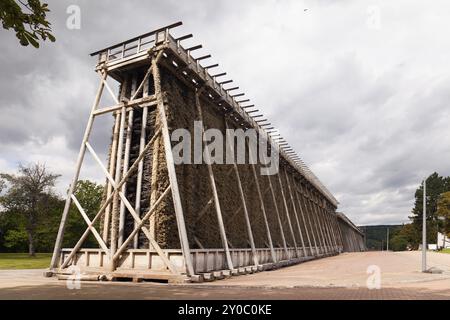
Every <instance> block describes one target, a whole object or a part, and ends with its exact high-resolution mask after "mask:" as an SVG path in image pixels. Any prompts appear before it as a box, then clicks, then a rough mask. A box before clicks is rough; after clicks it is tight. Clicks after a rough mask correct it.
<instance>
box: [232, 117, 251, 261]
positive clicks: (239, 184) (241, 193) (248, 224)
mask: <svg viewBox="0 0 450 320" xmlns="http://www.w3.org/2000/svg"><path fill="white" fill-rule="evenodd" d="M228 128H229V126H228V123H227V120H226V118H225V129H226V133H227V135H228V137H227V139H226V140H227V142H228V147H229V148H231V149H232V148H233V147H232V145H231V139H230V132H229V131H228ZM233 168H234V172H235V174H236V180H237V185H238V190H239V196H240V198H241V206H242V209H243V210H244V218H245V223H246V226H247V235H248V240H249V242H250V247H251V249H252V254H253V263H254V264H255V266H257V265H258V264H259V262H258V257H257V253H256V247H255V241H254V238H253V231H252V225H251V223H250V217H249V214H248V210H247V204H246V203H245V195H244V189H243V188H242V183H241V177H240V175H239V169H238V166H237V165H236V161H234V157H233Z"/></svg>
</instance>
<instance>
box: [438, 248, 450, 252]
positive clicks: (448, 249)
mask: <svg viewBox="0 0 450 320" xmlns="http://www.w3.org/2000/svg"><path fill="white" fill-rule="evenodd" d="M439 252H440V253H450V248H447V249H442V250H441V251H439Z"/></svg>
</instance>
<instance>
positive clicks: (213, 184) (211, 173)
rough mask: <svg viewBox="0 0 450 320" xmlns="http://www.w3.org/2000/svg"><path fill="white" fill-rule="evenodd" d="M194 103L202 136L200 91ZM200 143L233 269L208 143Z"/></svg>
mask: <svg viewBox="0 0 450 320" xmlns="http://www.w3.org/2000/svg"><path fill="white" fill-rule="evenodd" d="M195 105H196V108H197V114H198V118H199V120H200V121H201V122H202V128H201V132H202V136H203V135H204V133H205V128H204V126H203V113H202V106H201V103H200V93H199V92H198V91H197V92H196V93H195ZM202 143H203V148H204V150H205V151H204V156H205V162H206V165H207V168H208V174H209V181H210V185H211V190H212V193H213V198H214V206H215V209H216V215H217V222H218V224H219V232H220V238H221V239H222V245H223V248H224V250H225V256H226V261H227V266H228V269H230V270H232V269H233V261H232V260H231V255H230V249H229V248H228V239H227V234H226V231H225V225H224V223H223V217H222V210H221V207H220V201H219V194H218V193H217V187H216V181H215V178H214V171H213V168H212V165H211V159H210V154H209V149H208V145H207V144H206V143H205V142H204V141H202Z"/></svg>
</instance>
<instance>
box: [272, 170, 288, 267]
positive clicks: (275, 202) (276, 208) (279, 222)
mask: <svg viewBox="0 0 450 320" xmlns="http://www.w3.org/2000/svg"><path fill="white" fill-rule="evenodd" d="M267 180H268V181H269V188H270V194H271V195H272V201H273V205H274V207H275V213H276V214H277V220H278V224H279V226H280V231H281V239H282V241H283V248H284V252H285V255H286V259H289V251H288V249H287V244H286V238H285V236H284V230H283V225H282V223H281V217H280V211H279V210H278V204H277V197H276V196H275V191H274V189H273V186H272V181H271V179H270V176H267Z"/></svg>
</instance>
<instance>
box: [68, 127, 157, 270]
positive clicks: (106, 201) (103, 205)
mask: <svg viewBox="0 0 450 320" xmlns="http://www.w3.org/2000/svg"><path fill="white" fill-rule="evenodd" d="M159 133H160V131H158V132H157V133H156V134H155V135H154V136H153V138H152V139H151V140H150V141H149V142H148V143H147V145H146V146H145V148H144V151H143V152H142V153H141V154H140V155H139V156H138V158H137V159H136V160H135V161H134V163H133V165H132V166H131V167H130V169H129V170H128V172H127V174H126V175H125V177H124V178H122V180H121V181H120V182H119V184H118V185H117V184H115V182H114V179H113V178H112V176H111V175H109V173H108V172H107V170H106V169H105V168H104V167H103V165H100V167H101V168H102V170H104V172H107V174H106V176H107V178H108V179H109V180H110V182H111V184H112V186H113V187H114V189H115V190H114V192H113V193H112V194H111V195H110V196H109V197H108V198H106V200H105V202H104V203H103V204H102V206H101V207H100V209H99V210H98V212H97V214H96V215H95V217H94V219H92V222H91V224H90V225H88V228H87V229H86V230H85V231H84V233H83V235H82V236H81V238H80V239H79V240H78V242H77V243H76V244H75V246H74V247H73V249H72V251H71V252H70V254H69V256H68V257H67V258H66V260H65V261H64V262H63V263H62V264H61V267H60V268H61V269H63V268H65V267H66V266H67V264H68V263H69V261H70V260H71V259H72V258H73V257H74V255H75V254H76V253H77V252H78V250H79V249H80V248H81V245H82V244H83V243H84V241H85V240H86V238H87V236H88V235H89V233H90V227H91V226H93V225H94V224H95V223H96V222H97V220H98V219H100V218H101V217H102V215H103V213H104V212H105V209H106V208H107V207H108V206H109V205H110V204H111V202H112V201H113V199H114V197H115V195H116V194H117V193H119V190H120V188H121V187H122V185H123V184H124V183H125V182H126V181H127V179H128V178H129V177H130V176H131V175H132V174H133V173H134V172H135V171H136V170H137V168H138V164H139V162H140V161H141V160H142V158H143V157H144V154H145V152H146V151H147V150H148V148H149V147H150V146H151V144H152V143H153V141H154V138H155V137H156V136H157V135H158V134H159ZM87 146H89V143H88V142H87V141H86V143H85V144H84V147H85V149H84V150H86V149H87ZM94 154H95V152H94ZM95 158H96V157H94V159H95ZM97 158H98V157H97ZM100 164H101V162H100ZM71 194H72V193H71Z"/></svg>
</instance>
